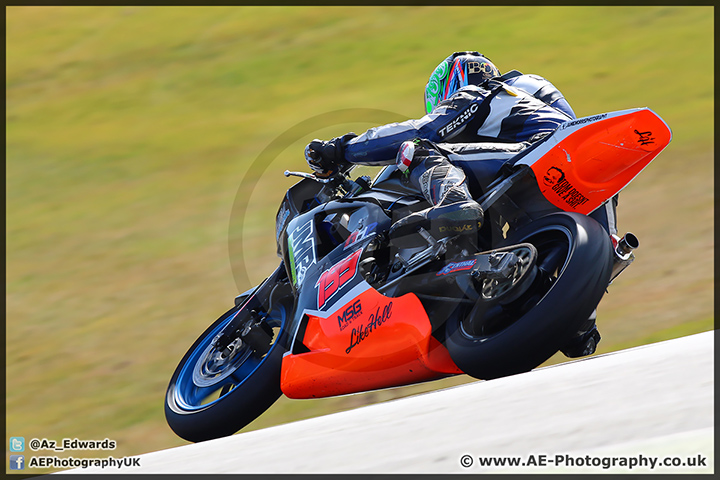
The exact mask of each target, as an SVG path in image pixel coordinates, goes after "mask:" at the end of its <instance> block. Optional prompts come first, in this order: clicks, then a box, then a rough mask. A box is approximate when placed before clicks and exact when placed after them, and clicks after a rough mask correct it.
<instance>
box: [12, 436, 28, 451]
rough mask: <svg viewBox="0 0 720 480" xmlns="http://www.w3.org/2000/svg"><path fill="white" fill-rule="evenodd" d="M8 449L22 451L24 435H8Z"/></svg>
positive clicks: (23, 449)
mask: <svg viewBox="0 0 720 480" xmlns="http://www.w3.org/2000/svg"><path fill="white" fill-rule="evenodd" d="M10 451H11V452H24V451H25V438H24V437H10Z"/></svg>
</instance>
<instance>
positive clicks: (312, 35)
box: [5, 6, 714, 465]
mask: <svg viewBox="0 0 720 480" xmlns="http://www.w3.org/2000/svg"><path fill="white" fill-rule="evenodd" d="M713 29H714V25H713V8H712V7H647V6H645V7H138V6H126V7H7V9H6V30H7V33H6V41H7V45H6V58H7V60H6V62H7V63H6V66H7V70H6V113H5V115H6V141H7V146H6V157H7V159H6V189H7V192H6V202H7V206H6V216H7V220H6V228H7V233H6V235H7V236H6V257H7V258H6V261H7V269H6V301H7V304H6V315H7V325H6V361H7V366H6V375H7V398H6V400H7V410H6V412H7V413H6V415H7V418H6V421H7V435H8V437H9V436H24V437H25V438H26V439H28V440H29V439H31V438H50V439H56V440H61V439H62V438H80V439H104V438H106V437H107V438H111V439H114V440H116V441H117V442H118V448H117V450H115V451H114V452H111V453H112V455H113V456H115V457H116V458H117V457H120V456H123V455H135V454H140V453H145V452H149V451H154V450H158V449H162V448H167V447H173V446H178V445H182V444H184V443H185V442H184V441H183V440H181V439H179V438H178V437H176V436H175V435H174V434H173V433H172V431H171V430H170V429H169V427H167V425H166V423H165V419H164V415H163V400H164V394H165V388H166V386H167V382H168V380H169V378H170V376H171V374H172V372H173V370H174V368H175V366H176V365H177V362H178V361H179V360H180V358H181V357H182V355H183V354H184V353H185V351H186V349H187V348H188V347H189V346H190V345H191V343H192V342H193V341H194V340H195V338H196V337H197V335H199V334H200V333H201V332H202V331H203V330H204V328H205V327H206V326H207V325H209V324H210V323H211V322H212V321H213V320H214V319H215V318H216V317H217V316H219V315H220V314H221V313H222V312H224V311H225V310H226V309H227V308H229V307H230V306H231V305H232V300H233V297H234V296H235V295H237V294H238V293H239V292H241V291H244V290H245V289H247V288H249V287H251V286H252V284H254V283H257V282H259V281H260V280H262V279H263V278H264V277H265V276H266V275H267V274H269V273H270V272H271V271H272V270H273V269H274V268H275V266H276V265H277V263H278V259H277V258H276V256H275V245H274V221H275V219H274V215H275V212H276V210H277V206H278V204H279V202H280V199H281V197H282V195H283V193H284V191H285V190H286V188H287V187H288V186H290V185H291V184H292V183H294V181H293V180H290V179H286V178H284V177H283V176H282V171H283V170H284V169H286V168H289V169H294V170H307V168H306V166H305V163H304V160H303V155H302V149H303V147H304V145H305V144H306V143H307V142H308V141H309V140H311V139H312V138H315V137H318V138H329V137H332V136H336V135H341V134H343V133H346V132H347V131H349V130H354V131H356V132H358V133H359V132H361V131H363V130H365V129H367V128H369V127H371V126H373V125H374V124H377V123H383V122H389V121H394V120H402V119H406V118H418V117H420V116H421V115H422V112H423V110H422V100H421V99H422V91H423V88H424V85H425V82H426V80H427V77H428V76H429V74H430V73H431V72H432V70H433V68H434V67H435V66H436V65H437V63H438V62H439V61H440V60H442V59H443V58H445V57H446V56H447V55H448V54H450V53H452V52H453V51H456V50H463V49H477V50H479V51H481V52H483V53H485V54H486V55H488V56H489V57H490V58H491V59H492V60H493V61H494V62H495V63H496V64H497V65H498V67H499V68H500V70H501V71H503V72H505V71H507V70H511V69H518V70H521V71H522V72H525V73H536V74H539V75H543V76H545V77H546V78H548V79H550V81H552V82H553V83H554V84H555V85H556V86H557V87H558V88H560V90H562V92H563V93H564V94H565V96H566V98H567V99H568V100H569V101H570V103H571V105H572V106H573V108H574V109H575V112H576V113H577V115H578V116H587V115H591V114H596V113H601V112H607V111H612V110H620V109H626V108H633V107H643V106H647V107H650V108H652V109H653V110H654V111H655V112H657V113H658V114H659V115H660V116H662V117H663V118H664V119H665V121H666V122H667V123H668V124H669V125H670V127H671V128H672V129H673V133H674V139H673V142H672V143H671V144H670V146H669V147H668V148H667V149H666V150H665V151H664V152H663V153H662V154H661V155H660V156H659V157H658V158H657V159H656V161H654V162H653V163H652V164H651V165H650V166H649V167H648V168H647V169H646V170H645V171H644V172H643V173H642V174H641V175H640V176H639V177H638V178H637V179H636V180H635V181H634V182H633V183H632V185H630V186H629V187H628V188H627V189H626V190H625V191H624V192H623V193H622V194H621V197H620V207H619V210H618V213H619V228H620V230H621V233H624V232H625V231H628V230H630V231H632V232H633V233H635V234H636V235H637V236H638V237H639V238H640V242H641V247H640V249H639V250H638V251H637V254H636V255H637V260H636V262H635V264H633V266H632V267H631V268H630V269H628V270H627V271H626V272H625V273H624V274H623V275H622V276H621V277H619V278H618V279H617V280H616V281H615V282H614V284H613V285H612V286H611V287H610V288H609V293H608V295H606V297H605V298H604V300H603V302H602V303H601V305H600V308H599V320H598V324H599V328H600V331H601V333H602V335H603V340H602V342H601V343H600V348H599V353H604V352H608V351H614V350H618V349H622V348H627V347H632V346H636V345H642V344H646V343H650V342H654V341H660V340H665V339H669V338H674V337H679V336H683V335H688V334H692V333H697V332H702V331H707V330H711V329H713V328H714V327H713V260H714V258H713V246H714V243H713V198H714V195H713V146H714V144H713V131H714V125H713V120H714V117H713V101H714V90H713V72H714V67H713V61H714V55H713V54H714V52H713V38H714V37H713V33H714V32H713ZM344 109H375V110H378V112H375V113H372V114H371V113H369V112H370V110H367V111H365V110H364V111H363V112H365V113H363V115H360V116H361V117H362V118H356V119H353V118H351V117H350V116H348V115H344V116H343V115H340V114H337V112H338V111H339V110H344ZM380 110H382V111H384V112H385V113H383V112H380ZM322 114H327V116H326V117H322V118H323V119H320V120H317V121H316V122H315V123H310V124H307V122H306V121H307V119H310V118H312V117H314V116H316V115H322ZM328 119H330V120H332V121H328ZM303 122H306V123H303ZM298 125H302V126H303V128H304V129H305V130H307V131H306V132H305V130H303V128H301V129H300V130H302V131H303V132H305V134H304V136H302V138H297V139H294V140H293V141H291V142H286V143H282V142H281V143H282V144H278V143H277V140H276V139H277V138H278V136H280V135H281V134H283V133H284V132H288V131H290V132H296V131H298V130H297V126H298ZM293 129H295V130H293ZM313 130H314V131H313ZM283 138H284V137H283ZM274 140H275V143H273V141H274ZM266 149H269V150H266ZM263 152H265V155H266V156H267V157H268V158H272V159H274V160H273V161H272V162H271V163H270V164H262V162H256V161H255V160H256V159H258V158H261V159H262V158H265V157H263V156H261V154H262V153H263ZM270 154H271V155H270ZM238 206H243V208H239V207H238ZM244 208H247V210H243V209H244ZM239 212H240V213H242V212H245V214H244V216H243V217H242V218H237V215H238V213H239ZM238 245H242V248H243V250H242V251H238V248H237V246H238ZM565 360H566V359H565V358H564V357H562V356H559V355H558V356H556V357H553V359H551V360H550V361H549V362H548V363H555V362H559V361H565ZM468 381H473V379H471V378H469V377H467V376H460V377H455V378H453V379H449V380H443V381H439V382H432V383H428V384H423V385H421V386H414V387H405V388H397V389H390V390H383V391H379V392H370V393H366V394H361V395H353V396H346V397H340V398H333V399H325V400H293V401H290V400H287V399H281V401H279V402H278V403H277V404H276V405H275V406H273V408H272V409H271V410H269V411H268V412H266V414H265V415H263V416H262V417H260V419H258V420H257V421H256V422H254V423H253V424H252V425H251V426H250V427H249V428H248V429H254V428H262V427H266V426H269V425H273V424H278V423H285V422H288V421H293V420H297V419H301V418H307V417H311V416H316V415H320V414H323V413H329V412H333V411H338V410H343V409H348V408H354V407H357V406H360V405H363V404H366V403H372V402H377V401H383V400H387V399H390V398H396V397H399V396H405V395H409V394H414V393H418V392H423V391H427V390H431V389H436V388H441V387H447V386H449V385H456V384H458V383H463V382H468ZM6 451H7V449H6ZM73 453H74V454H76V455H75V456H82V453H81V452H73ZM97 455H98V454H97V452H95V453H94V454H92V456H97ZM6 465H7V463H6Z"/></svg>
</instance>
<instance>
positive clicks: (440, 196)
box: [389, 141, 483, 247]
mask: <svg viewBox="0 0 720 480" xmlns="http://www.w3.org/2000/svg"><path fill="white" fill-rule="evenodd" d="M433 147H434V146H433V145H432V144H431V143H429V142H417V141H415V142H405V143H403V145H402V146H401V147H400V151H399V152H398V156H397V165H398V168H399V169H400V170H401V171H403V172H405V174H406V175H409V178H410V182H411V183H412V184H413V185H414V186H415V187H416V188H418V189H419V190H420V191H421V192H422V194H423V196H424V197H425V199H426V200H427V201H428V202H429V203H430V204H431V205H433V206H432V207H430V208H427V209H425V210H421V211H419V212H415V213H412V214H410V215H408V216H406V217H404V218H402V219H400V220H398V221H397V222H395V223H394V224H393V225H392V226H391V227H390V231H389V237H390V240H391V241H392V242H393V244H395V245H396V246H399V247H413V246H422V245H427V242H426V241H425V240H423V238H422V237H421V236H419V235H417V233H418V231H419V229H420V228H421V227H422V228H423V229H425V230H426V231H427V232H428V233H430V235H432V236H433V237H434V238H435V239H436V240H440V239H442V238H445V237H448V236H452V235H469V234H475V233H476V232H477V231H478V229H479V228H480V227H481V226H482V221H483V211H482V208H481V207H480V205H479V204H478V203H477V202H476V201H475V200H474V199H473V198H472V195H470V192H469V191H468V188H467V185H466V183H465V173H464V172H463V171H462V169H460V168H458V167H456V166H454V165H453V164H452V163H450V161H449V160H448V159H447V158H446V157H445V156H444V155H442V154H441V153H440V152H439V151H437V150H436V149H435V148H433Z"/></svg>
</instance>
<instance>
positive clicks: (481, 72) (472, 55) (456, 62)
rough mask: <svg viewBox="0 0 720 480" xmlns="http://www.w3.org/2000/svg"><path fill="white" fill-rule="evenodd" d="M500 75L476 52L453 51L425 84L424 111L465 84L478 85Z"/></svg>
mask: <svg viewBox="0 0 720 480" xmlns="http://www.w3.org/2000/svg"><path fill="white" fill-rule="evenodd" d="M499 75H500V71H499V70H498V69H497V67H496V66H495V65H493V63H492V62H491V61H490V60H489V59H488V58H486V57H485V56H483V55H482V54H481V53H478V52H455V53H453V54H452V55H450V56H449V57H447V58H446V59H445V60H443V61H442V62H440V65H438V66H437V67H436V68H435V71H433V73H432V75H430V79H429V80H428V83H427V85H426V86H425V111H426V112H427V113H430V112H432V110H433V108H435V106H436V105H437V104H438V103H439V102H441V101H443V100H445V99H446V98H448V97H450V96H451V95H452V94H453V93H455V92H457V91H458V90H459V89H460V88H462V87H465V86H467V85H480V84H481V83H483V82H484V81H485V80H487V79H489V78H493V77H497V76H499Z"/></svg>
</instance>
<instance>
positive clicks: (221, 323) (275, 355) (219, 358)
mask: <svg viewBox="0 0 720 480" xmlns="http://www.w3.org/2000/svg"><path fill="white" fill-rule="evenodd" d="M291 308H292V306H291V302H288V301H278V302H274V303H273V306H272V309H271V310H270V312H260V314H259V317H258V312H256V311H252V309H251V307H250V306H249V302H248V303H245V304H240V305H237V306H235V307H234V308H232V309H230V310H229V311H228V312H227V313H225V314H224V315H223V316H221V317H220V318H219V319H218V320H217V321H215V323H213V324H212V325H211V326H210V327H209V328H208V329H207V330H205V332H204V333H203V334H202V335H201V336H200V338H198V339H197V341H195V343H194V344H193V346H192V347H190V350H188V352H187V353H186V354H185V356H184V357H183V359H182V360H181V361H180V364H179V365H178V367H177V369H176V370H175V373H174V374H173V376H172V379H171V380H170V385H169V386H168V390H167V394H166V395H165V418H166V419H167V422H168V425H170V428H172V429H173V431H174V432H175V433H176V434H177V435H179V436H180V437H182V438H184V439H185V440H189V441H191V442H200V441H204V440H210V439H213V438H218V437H223V436H227V435H232V434H233V433H235V432H237V431H238V430H240V429H241V428H243V427H244V426H246V425H247V424H249V423H250V422H252V421H253V420H254V419H255V418H257V417H258V416H260V415H261V414H262V413H263V412H264V411H265V410H267V409H268V408H270V406H271V405H272V404H273V403H275V401H276V400H277V399H278V398H280V395H281V394H282V392H281V390H280V367H281V363H282V356H283V354H284V353H285V351H286V350H285V347H284V338H283V336H284V335H285V333H284V332H285V327H286V325H287V321H288V318H289V315H290V314H291ZM251 315H252V316H254V317H253V323H254V322H255V318H260V319H261V321H262V323H263V324H264V325H261V328H262V329H263V330H264V331H266V332H268V334H269V335H268V338H271V340H270V341H271V344H270V346H269V350H267V352H266V353H259V352H258V351H255V350H254V349H253V347H251V346H250V345H249V343H248V342H245V341H243V338H242V337H241V336H237V338H234V339H233V340H232V341H231V342H230V343H229V345H227V346H223V347H222V348H218V346H217V345H216V340H217V338H218V336H219V335H220V334H221V333H222V332H223V329H224V328H225V327H226V326H227V325H228V324H229V323H230V322H231V321H232V320H233V319H235V318H236V317H238V316H239V318H237V320H241V321H243V322H244V317H248V316H251ZM270 332H272V333H270ZM226 343H227V342H226ZM263 350H265V348H263Z"/></svg>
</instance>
